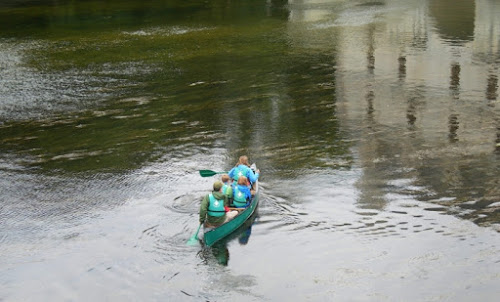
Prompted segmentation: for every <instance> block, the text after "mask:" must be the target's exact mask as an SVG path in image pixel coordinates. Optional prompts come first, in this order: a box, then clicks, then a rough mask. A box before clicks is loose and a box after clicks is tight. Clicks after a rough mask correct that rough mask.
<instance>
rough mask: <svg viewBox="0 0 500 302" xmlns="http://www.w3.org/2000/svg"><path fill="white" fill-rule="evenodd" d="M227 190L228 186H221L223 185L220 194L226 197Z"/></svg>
mask: <svg viewBox="0 0 500 302" xmlns="http://www.w3.org/2000/svg"><path fill="white" fill-rule="evenodd" d="M227 188H229V186H228V185H226V184H223V185H222V194H224V195H227V194H226V193H227Z"/></svg>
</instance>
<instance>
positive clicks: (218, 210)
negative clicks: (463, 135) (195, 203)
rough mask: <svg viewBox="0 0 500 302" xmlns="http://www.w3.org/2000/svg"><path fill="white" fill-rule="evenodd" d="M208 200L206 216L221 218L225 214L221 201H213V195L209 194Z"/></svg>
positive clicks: (222, 201)
mask: <svg viewBox="0 0 500 302" xmlns="http://www.w3.org/2000/svg"><path fill="white" fill-rule="evenodd" d="M208 199H209V201H210V202H209V204H208V215H210V216H214V217H222V216H224V215H225V214H226V211H225V209H224V200H223V199H221V200H219V199H215V197H214V195H213V194H209V195H208Z"/></svg>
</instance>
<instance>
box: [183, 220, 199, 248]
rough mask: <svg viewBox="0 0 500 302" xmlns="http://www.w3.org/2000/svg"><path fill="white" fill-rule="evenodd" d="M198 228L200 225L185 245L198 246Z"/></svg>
mask: <svg viewBox="0 0 500 302" xmlns="http://www.w3.org/2000/svg"><path fill="white" fill-rule="evenodd" d="M200 228H201V223H200V225H199V226H198V229H197V230H196V233H194V234H193V236H191V238H189V240H188V241H187V242H186V245H196V244H198V232H199V231H200Z"/></svg>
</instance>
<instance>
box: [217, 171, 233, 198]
mask: <svg viewBox="0 0 500 302" xmlns="http://www.w3.org/2000/svg"><path fill="white" fill-rule="evenodd" d="M220 180H221V181H222V193H223V194H224V195H226V196H227V199H228V201H229V204H231V203H232V202H233V188H232V183H231V178H230V177H229V175H227V174H222V175H221V177H220Z"/></svg>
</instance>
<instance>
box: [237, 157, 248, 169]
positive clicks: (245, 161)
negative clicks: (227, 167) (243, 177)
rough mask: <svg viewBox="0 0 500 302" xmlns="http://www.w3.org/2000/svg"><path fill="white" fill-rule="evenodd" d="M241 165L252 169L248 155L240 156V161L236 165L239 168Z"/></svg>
mask: <svg viewBox="0 0 500 302" xmlns="http://www.w3.org/2000/svg"><path fill="white" fill-rule="evenodd" d="M239 165H245V166H248V167H250V164H249V163H248V156H246V155H242V156H240V159H239V160H238V163H237V164H236V166H239Z"/></svg>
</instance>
